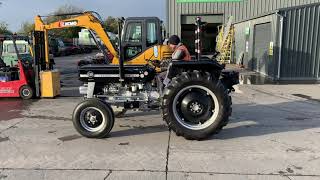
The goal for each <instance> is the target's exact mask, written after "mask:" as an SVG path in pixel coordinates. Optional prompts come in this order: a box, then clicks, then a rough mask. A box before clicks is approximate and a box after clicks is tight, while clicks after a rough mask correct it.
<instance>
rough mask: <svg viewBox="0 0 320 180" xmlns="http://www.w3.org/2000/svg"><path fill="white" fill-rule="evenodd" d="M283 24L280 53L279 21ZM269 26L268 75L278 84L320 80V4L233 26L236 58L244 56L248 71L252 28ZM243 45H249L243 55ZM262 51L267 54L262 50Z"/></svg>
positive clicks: (283, 10)
mask: <svg viewBox="0 0 320 180" xmlns="http://www.w3.org/2000/svg"><path fill="white" fill-rule="evenodd" d="M279 15H281V16H283V17H284V19H283V20H284V21H283V32H282V34H283V39H282V50H281V53H280V51H279V50H280V41H281V39H280V37H281V36H280V35H281V29H280V27H281V26H280V25H281V21H280V16H279ZM268 22H271V26H272V39H273V42H274V50H273V57H272V59H270V61H269V62H266V64H267V65H268V72H267V75H268V76H269V77H271V78H272V79H275V80H278V73H279V57H281V62H280V79H279V80H284V81H287V80H289V81H290V80H294V81H298V80H310V81H313V80H320V77H319V75H320V72H319V71H320V51H319V49H320V25H319V22H320V4H312V5H310V6H302V7H293V8H289V9H282V10H280V11H279V12H278V15H277V14H276V13H274V14H270V15H267V16H263V17H257V18H254V19H250V20H247V21H242V22H239V23H236V24H235V29H236V31H235V49H234V51H235V53H234V54H235V58H237V57H238V56H239V55H240V53H241V52H244V54H245V56H244V61H243V62H244V65H245V67H247V68H248V69H251V62H252V60H253V46H254V39H253V37H254V26H255V25H257V24H262V23H268ZM246 28H250V35H249V36H247V35H246V33H245V32H246ZM246 41H248V42H249V48H248V52H246ZM263 51H268V49H265V50H263Z"/></svg>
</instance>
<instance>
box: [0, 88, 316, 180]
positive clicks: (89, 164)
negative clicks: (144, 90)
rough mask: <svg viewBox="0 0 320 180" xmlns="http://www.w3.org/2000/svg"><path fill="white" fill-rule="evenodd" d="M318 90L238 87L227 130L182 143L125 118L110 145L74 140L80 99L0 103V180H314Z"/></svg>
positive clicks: (152, 125) (156, 123) (148, 122)
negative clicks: (74, 119)
mask: <svg viewBox="0 0 320 180" xmlns="http://www.w3.org/2000/svg"><path fill="white" fill-rule="evenodd" d="M319 91H320V86H319V85H280V86H276V85H262V86H254V85H250V86H249V85H242V86H239V87H238V88H237V93H234V94H233V102H234V105H233V109H234V113H233V116H232V118H231V122H230V124H229V125H228V126H227V127H226V128H225V129H224V130H223V131H222V132H221V133H220V134H219V135H216V136H214V137H211V138H209V139H207V140H205V141H187V140H185V139H183V138H181V137H177V136H176V135H175V134H174V133H171V132H169V131H168V129H167V128H166V125H165V124H164V122H163V121H162V119H161V116H160V115H159V113H158V112H147V113H142V112H129V113H128V114H127V115H126V117H124V118H121V119H116V124H115V127H114V129H113V131H112V133H111V135H110V137H109V138H106V139H101V140H96V139H87V138H83V137H81V136H79V135H78V133H77V132H76V131H75V130H74V128H73V126H72V122H71V114H72V111H73V108H74V107H75V105H76V104H77V103H78V102H79V101H80V100H81V99H80V98H76V97H74V98H66V97H61V98H58V99H41V100H36V101H27V102H22V101H20V100H1V101H0V105H1V110H0V179H1V180H9V179H101V180H102V179H108V180H109V179H153V180H157V179H159V180H160V179H163V180H164V179H172V180H177V179H218V180H219V179H232V180H234V179H237V180H242V179H243V180H246V179H250V180H251V179H252V180H253V179H263V180H265V179H280V180H282V179H283V180H305V179H311V180H315V179H320V166H319V165H320V150H319V149H320V140H319V139H320V102H319V99H320V97H319Z"/></svg>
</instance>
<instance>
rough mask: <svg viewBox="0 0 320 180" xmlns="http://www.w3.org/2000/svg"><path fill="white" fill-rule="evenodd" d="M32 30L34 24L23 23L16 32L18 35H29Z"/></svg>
mask: <svg viewBox="0 0 320 180" xmlns="http://www.w3.org/2000/svg"><path fill="white" fill-rule="evenodd" d="M33 30H34V23H30V22H24V23H22V24H21V28H20V30H19V31H18V33H19V34H22V35H26V36H27V35H29V34H30V33H31V32H32V31H33Z"/></svg>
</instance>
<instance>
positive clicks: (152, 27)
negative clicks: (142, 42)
mask: <svg viewBox="0 0 320 180" xmlns="http://www.w3.org/2000/svg"><path fill="white" fill-rule="evenodd" d="M147 28H148V30H147V31H148V32H147V47H150V46H152V45H155V44H157V43H158V40H157V25H156V23H154V22H149V23H148V25H147Z"/></svg>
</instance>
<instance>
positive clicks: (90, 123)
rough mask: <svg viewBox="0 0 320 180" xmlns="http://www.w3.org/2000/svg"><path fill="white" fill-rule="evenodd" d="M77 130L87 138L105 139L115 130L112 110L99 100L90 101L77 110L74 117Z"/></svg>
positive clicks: (86, 101)
mask: <svg viewBox="0 0 320 180" xmlns="http://www.w3.org/2000/svg"><path fill="white" fill-rule="evenodd" d="M72 121H73V125H74V127H75V129H76V130H77V131H78V132H79V133H80V134H81V135H83V136H85V137H87V138H104V137H106V136H107V135H108V134H109V133H110V131H111V130H112V128H113V125H114V114H113V111H112V108H111V107H110V106H109V105H108V104H106V103H104V102H102V101H101V100H99V99H88V100H85V101H83V102H81V103H80V104H78V106H77V107H76V108H75V110H74V112H73V117H72Z"/></svg>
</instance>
